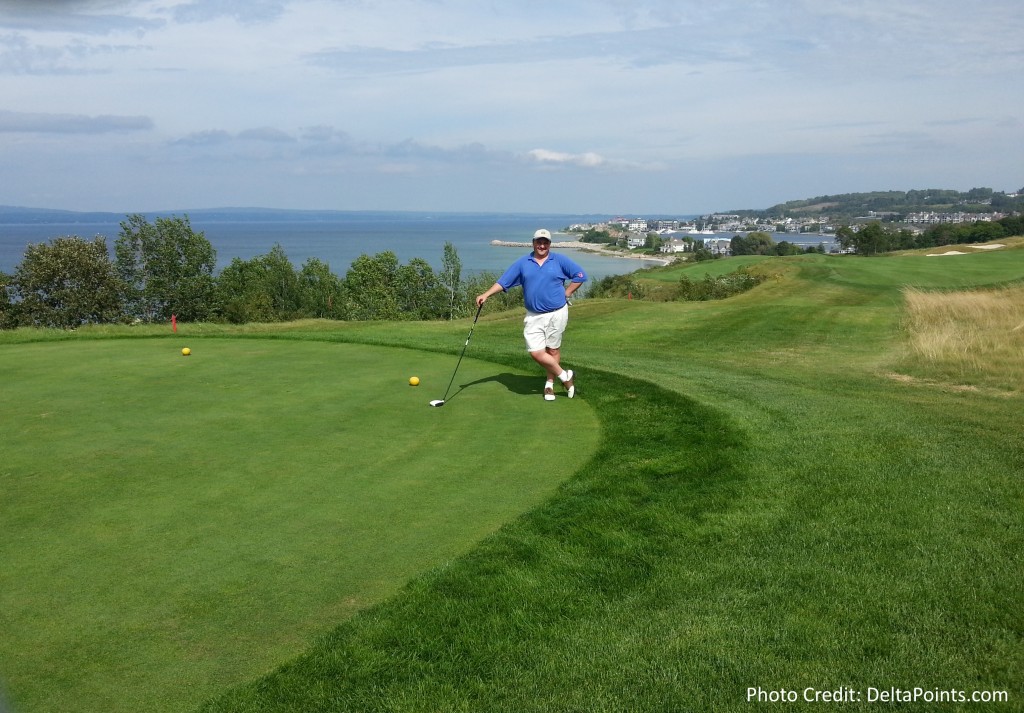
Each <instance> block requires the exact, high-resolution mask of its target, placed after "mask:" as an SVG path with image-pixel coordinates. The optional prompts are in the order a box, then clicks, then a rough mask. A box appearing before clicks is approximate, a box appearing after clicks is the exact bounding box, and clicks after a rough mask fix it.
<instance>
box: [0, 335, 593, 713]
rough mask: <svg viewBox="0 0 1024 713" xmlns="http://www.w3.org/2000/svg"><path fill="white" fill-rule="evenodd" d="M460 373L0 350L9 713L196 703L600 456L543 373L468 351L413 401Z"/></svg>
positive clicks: (365, 360)
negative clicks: (548, 393) (546, 393)
mask: <svg viewBox="0 0 1024 713" xmlns="http://www.w3.org/2000/svg"><path fill="white" fill-rule="evenodd" d="M186 346H187V347H189V348H190V349H191V352H192V353H191V355H190V356H187V357H186V356H182V353H181V350H182V348H183V347H186ZM455 363H456V358H455V357H454V356H452V355H450V354H449V355H442V354H435V353H425V352H420V351H414V350H404V349H394V348H383V347H369V346H359V345H351V344H331V343H321V342H302V341H291V340H289V341H284V340H274V339H260V338H244V337H242V338H209V337H206V338H189V339H187V340H186V339H182V338H176V339H170V338H152V339H106V340H94V341H84V340H83V341H77V340H76V341H73V342H63V343H53V342H50V343H30V344H21V345H12V346H6V347H3V348H0V373H3V374H4V375H5V378H4V382H5V383H4V398H3V408H2V410H0V430H2V432H3V434H4V438H3V441H4V457H3V461H2V463H0V492H2V494H3V495H2V497H0V561H2V562H3V563H4V566H3V567H2V568H0V630H2V631H3V636H2V637H0V683H2V685H4V686H6V688H7V689H8V690H9V691H10V692H11V694H12V697H13V698H14V702H15V703H16V705H18V706H19V709H21V708H24V710H32V711H49V710H61V711H74V710H103V711H108V712H110V711H119V710H124V711H137V710H184V709H189V708H192V707H195V706H196V705H198V704H199V703H200V702H201V701H203V700H204V699H206V698H208V697H209V696H211V695H213V694H216V693H217V692H219V691H221V690H223V689H224V688H225V687H226V686H229V685H231V684H234V683H239V682H241V681H244V680H247V679H250V678H252V677H253V676H255V675H257V674H259V673H262V672H264V671H267V670H270V669H271V668H273V667H274V666H277V665H279V664H280V663H281V662H282V661H283V660H286V659H288V658H289V657H291V656H293V655H295V654H297V653H299V652H300V651H302V650H303V649H304V648H305V647H306V646H308V644H309V643H310V642H311V641H312V640H313V639H315V638H316V637H317V636H318V635H319V634H321V633H322V632H326V631H328V630H329V629H331V628H332V627H333V626H335V625H336V624H337V623H338V622H339V621H341V620H343V619H344V618H346V617H347V616H349V615H351V614H352V613H353V612H355V611H357V610H359V609H362V608H365V607H366V606H368V605H370V604H372V603H374V602H377V601H380V600H381V599H383V598H385V597H387V596H389V595H391V594H393V593H395V592H396V591H398V590H399V589H400V588H401V587H402V586H403V584H404V583H405V582H407V581H408V580H409V579H410V578H412V577H415V576H416V575H417V574H418V573H422V572H424V571H426V570H428V569H431V568H436V567H440V566H444V564H445V563H446V562H448V561H450V560H451V559H452V558H455V557H457V556H459V555H460V554H461V553H464V552H466V551H467V550H468V549H469V548H471V547H472V545H473V544H474V543H476V542H478V541H479V540H480V539H481V538H483V537H485V536H486V535H488V534H489V533H491V532H493V531H495V530H496V529H498V528H499V527H500V526H501V525H502V524H503V523H505V522H508V521H509V520H511V519H513V518H515V517H516V516H517V515H519V514H521V513H523V512H525V511H527V510H530V509H531V508H533V507H534V506H536V505H537V504H539V503H541V502H542V501H544V500H545V499H546V498H548V497H549V496H550V495H551V494H552V493H553V492H554V491H555V489H556V488H557V487H558V485H559V483H560V481H562V480H563V479H565V478H567V477H568V476H570V475H571V474H572V473H573V472H574V471H576V470H577V469H578V467H579V466H580V465H581V464H582V463H584V462H586V460H587V459H588V458H589V456H590V455H591V454H592V453H593V452H594V450H595V449H596V447H597V442H598V437H599V433H598V422H597V419H596V417H595V415H594V414H593V412H592V411H591V409H590V408H588V407H587V405H586V402H585V401H584V400H582V399H575V400H573V401H569V400H568V399H566V398H564V397H562V396H561V395H560V396H559V398H558V399H557V401H556V402H555V403H553V404H552V403H546V402H544V401H543V399H542V398H541V397H540V387H541V385H542V383H541V379H540V377H539V376H538V375H537V374H529V375H524V374H521V373H511V370H510V369H509V368H508V367H504V366H497V365H495V364H492V363H487V362H482V361H477V360H474V359H472V358H466V359H464V360H463V361H462V364H461V366H460V367H459V371H458V373H457V375H456V378H455V380H454V383H453V384H452V387H451V390H450V392H449V395H448V400H447V403H446V404H445V406H444V407H442V408H431V407H430V406H428V402H429V401H431V400H432V399H439V398H441V397H442V396H443V395H444V393H445V389H446V387H447V386H448V382H449V380H450V379H451V377H452V370H453V369H454V367H455ZM414 375H415V376H418V377H419V378H420V379H421V384H420V385H419V386H416V387H413V386H410V385H409V383H408V380H409V377H411V376H414Z"/></svg>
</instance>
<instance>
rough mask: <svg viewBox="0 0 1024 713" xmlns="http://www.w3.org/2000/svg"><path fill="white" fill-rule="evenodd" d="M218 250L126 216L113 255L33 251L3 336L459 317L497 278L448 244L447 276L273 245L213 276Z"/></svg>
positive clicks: (172, 228) (60, 247)
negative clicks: (297, 258)
mask: <svg viewBox="0 0 1024 713" xmlns="http://www.w3.org/2000/svg"><path fill="white" fill-rule="evenodd" d="M216 262H217V253H216V251H215V250H214V248H213V246H212V245H211V244H210V242H209V241H208V240H207V239H206V236H205V235H204V234H203V233H202V232H198V233H197V232H195V231H194V230H193V229H192V226H191V224H190V222H189V219H188V218H187V217H184V218H179V217H172V218H157V219H156V220H155V221H154V222H152V223H151V222H149V221H148V220H147V219H146V218H145V217H144V216H142V215H138V214H135V215H130V216H128V218H127V220H125V221H123V222H122V223H121V230H120V233H119V235H118V237H117V239H116V241H115V244H114V257H113V258H111V256H110V252H109V251H108V249H107V243H106V239H105V238H103V237H96V238H93V239H91V240H85V239H83V238H80V237H78V236H68V237H62V238H55V239H53V240H51V241H50V242H48V243H38V244H31V245H29V246H28V247H27V248H26V250H25V255H24V258H23V260H22V261H21V263H19V264H18V265H17V267H16V268H15V270H14V272H13V274H11V275H8V274H5V273H0V329H12V328H16V327H57V328H64V329H68V328H75V327H78V326H82V325H85V324H105V323H136V322H166V321H169V320H170V319H171V317H172V315H173V316H175V317H176V318H177V319H178V320H181V321H187V322H231V323H246V322H278V321H289V320H294V319H301V318H306V317H319V318H326V319H338V320H378V319H379V320H433V319H457V318H460V317H464V316H466V315H468V314H469V313H470V309H471V306H472V299H473V296H475V295H476V294H479V293H480V292H483V291H484V290H486V289H487V288H488V287H490V286H491V285H492V284H493V283H494V281H495V278H496V277H497V276H496V275H494V274H489V273H482V274H478V275H474V276H472V277H470V278H468V279H463V278H462V264H461V261H460V260H459V256H458V253H457V252H456V250H455V247H454V246H453V245H452V244H451V243H445V245H444V256H443V261H442V269H441V271H440V272H435V271H434V270H433V268H432V267H431V266H430V264H428V263H427V262H426V261H425V260H422V259H420V258H414V259H412V260H410V261H409V262H408V263H407V264H404V265H403V264H401V263H400V262H399V260H398V258H397V256H396V255H395V254H394V253H393V252H390V251H385V252H381V253H377V254H376V255H361V256H359V257H358V258H357V259H356V260H355V261H354V262H353V263H352V265H351V267H350V268H349V270H348V272H346V274H345V275H344V276H343V277H342V276H338V275H335V274H334V273H332V272H331V271H330V269H329V268H328V266H327V264H326V263H324V262H323V261H321V260H319V259H317V258H310V259H308V260H306V261H305V262H304V263H303V264H302V265H301V266H300V267H298V268H296V267H295V266H294V265H292V263H291V261H290V260H289V259H288V256H287V255H286V254H285V252H284V249H283V248H281V246H280V245H275V246H274V247H273V249H271V251H270V252H269V253H267V254H266V255H260V256H257V257H254V258H252V259H250V260H242V259H240V258H235V259H234V260H232V261H231V264H229V265H228V266H227V267H225V268H224V269H223V270H221V272H220V273H219V274H214V267H215V265H216ZM492 301H493V302H494V306H495V307H503V308H509V307H512V306H515V305H516V304H521V303H522V294H521V291H519V290H515V291H513V292H509V293H501V294H499V295H496V296H495V297H494V298H493V299H492Z"/></svg>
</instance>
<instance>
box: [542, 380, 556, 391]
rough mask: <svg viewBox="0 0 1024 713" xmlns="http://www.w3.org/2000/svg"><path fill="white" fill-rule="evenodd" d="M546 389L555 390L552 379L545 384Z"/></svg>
mask: <svg viewBox="0 0 1024 713" xmlns="http://www.w3.org/2000/svg"><path fill="white" fill-rule="evenodd" d="M544 388H545V389H553V388H555V382H553V381H552V380H551V379H548V380H547V381H545V382H544Z"/></svg>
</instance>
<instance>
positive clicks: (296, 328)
mask: <svg viewBox="0 0 1024 713" xmlns="http://www.w3.org/2000/svg"><path fill="white" fill-rule="evenodd" d="M717 262H718V263H720V264H719V266H718V267H719V268H721V269H722V270H724V271H726V272H728V271H730V270H731V269H734V268H733V267H730V266H729V264H728V263H729V261H728V260H724V261H717ZM754 268H755V269H765V270H767V271H770V273H771V274H774V275H776V277H775V278H774V279H772V280H770V281H768V282H766V283H763V284H762V285H760V286H759V287H757V288H755V289H754V290H751V291H750V292H748V293H745V294H743V295H740V296H737V297H734V298H731V299H729V300H723V301H720V302H710V303H699V304H696V303H652V302H641V301H637V300H633V301H628V300H582V301H580V302H578V303H577V304H576V306H574V307H573V310H572V318H571V323H570V331H569V334H568V336H567V341H566V345H565V349H564V353H565V358H566V361H567V363H569V364H570V366H572V367H573V368H576V369H578V370H579V373H580V376H579V380H580V385H581V398H582V399H584V400H585V402H586V404H587V405H588V406H589V407H590V408H591V409H593V413H594V414H595V415H596V417H597V418H598V419H599V423H598V424H597V425H596V428H597V429H598V430H599V441H598V444H599V445H598V451H597V452H596V453H595V454H594V455H593V457H591V458H590V459H589V460H587V461H586V462H581V463H577V462H571V461H565V462H564V467H565V469H566V473H567V474H568V473H569V472H571V473H572V477H571V478H570V479H568V480H567V481H565V482H564V483H562V484H561V485H560V486H558V487H557V489H556V490H555V491H553V492H550V493H549V497H547V499H546V500H544V501H543V502H542V503H538V504H537V506H536V507H534V508H533V509H532V510H530V511H529V512H527V513H526V514H525V515H523V516H521V517H518V518H514V519H509V520H508V521H507V523H506V524H505V525H504V526H503V527H501V528H500V529H497V530H496V531H494V532H493V533H492V534H490V535H488V536H487V537H485V538H484V539H483V540H482V541H481V542H480V543H479V544H478V545H477V546H475V547H473V548H472V549H471V550H469V551H468V552H467V553H466V554H464V555H463V556H459V557H456V558H454V559H452V560H451V561H450V562H448V564H447V565H446V566H443V567H433V568H431V569H428V570H426V571H423V570H420V573H419V574H418V575H416V576H413V577H412V578H411V579H410V580H409V582H408V584H407V585H406V586H405V587H404V588H403V589H402V590H401V591H399V592H398V593H396V594H395V595H393V596H391V597H388V598H386V599H385V600H384V601H382V602H380V603H379V604H376V605H374V606H371V607H369V608H366V609H364V610H361V611H359V612H357V613H356V614H355V615H353V616H351V617H349V618H347V619H343V617H339V618H338V620H337V623H338V626H337V627H335V628H334V629H333V630H331V631H330V632H329V633H328V634H326V635H324V636H321V637H318V638H317V639H316V641H315V642H314V643H312V644H311V645H310V646H309V647H308V648H306V649H305V651H304V652H303V653H302V654H301V655H299V656H297V657H294V658H290V659H288V660H283V658H282V659H279V661H280V666H279V667H278V668H277V669H276V670H274V671H273V672H271V673H269V674H268V675H266V676H261V677H256V678H253V679H252V680H251V681H249V682H247V683H245V684H243V685H240V686H237V687H234V688H232V689H231V690H229V691H226V692H224V693H223V694H222V695H220V696H216V697H214V698H212V699H211V700H209V701H208V702H207V703H206V704H205V705H203V706H202V707H201V710H204V711H356V710H358V711H442V710H443V711H509V712H512V711H516V712H519V711H538V712H539V711H622V710H630V711H681V710H683V711H697V710H716V711H733V710H736V711H741V710H750V709H751V706H752V704H751V703H749V702H748V701H747V691H748V689H749V688H757V687H761V688H763V689H765V690H778V689H787V690H795V691H797V692H800V694H801V695H802V693H803V691H804V690H805V689H807V688H813V689H819V690H836V689H838V688H840V687H846V688H850V689H853V690H855V691H857V692H858V695H859V696H860V700H854V701H853V702H850V703H846V704H843V705H842V707H843V709H844V710H852V711H867V710H877V709H878V708H879V704H877V703H874V704H872V703H869V702H868V696H869V689H870V688H874V689H878V690H888V689H889V688H900V689H904V690H906V689H913V688H914V687H921V688H922V689H924V690H927V691H935V690H949V689H957V690H961V691H966V692H968V693H969V692H971V691H975V690H996V691H1006V692H1007V693H1008V695H1009V702H1008V703H994V704H967V705H926V704H923V703H918V704H912V705H905V706H899V705H893V706H892V707H893V708H897V709H914V710H971V711H1005V710H1019V709H1020V708H1021V701H1024V643H1022V633H1024V587H1022V586H1021V583H1022V582H1024V556H1022V554H1021V553H1022V552H1024V481H1022V479H1021V477H1020V473H1022V472H1024V435H1022V432H1024V429H1022V428H1021V423H1022V422H1021V418H1020V413H1021V412H1022V403H1021V401H1022V398H1024V397H1022V395H1021V394H1020V393H1019V392H1014V391H1005V390H1004V391H1002V392H1000V393H994V392H990V391H984V390H982V391H969V390H965V389H963V388H960V387H961V386H962V385H961V384H959V383H955V382H952V381H950V380H949V373H948V371H947V370H946V367H945V366H944V365H943V364H938V363H932V362H929V361H928V360H927V359H926V358H923V357H914V356H913V354H912V350H911V349H910V343H911V341H910V340H911V335H910V333H909V332H908V331H907V326H908V321H907V310H906V303H905V298H904V292H903V289H904V288H905V287H907V286H914V287H916V288H918V289H922V290H952V289H963V288H965V287H972V286H975V285H980V286H994V285H1003V284H1012V283H1014V282H1015V281H1019V280H1021V279H1022V278H1024V251H1006V252H1002V253H998V254H997V253H990V254H979V255H967V256H957V257H942V258H928V257H923V256H913V255H907V256H892V257H885V258H877V259H862V258H847V257H832V256H820V255H809V256H800V257H794V258H779V259H770V260H762V262H761V263H760V264H758V265H756V266H754ZM519 323H520V315H519V314H517V313H509V314H485V315H484V316H483V317H482V318H481V320H480V323H479V325H478V327H477V329H476V334H475V336H474V341H473V354H474V356H476V357H478V358H481V359H486V360H488V361H490V362H492V363H496V364H505V365H508V367H507V370H508V371H509V372H510V373H520V372H523V371H524V372H527V373H529V371H530V369H531V366H530V364H529V363H528V358H527V357H525V356H524V355H523V354H522V348H521V345H520V337H519ZM460 327H464V325H446V324H399V325H395V324H359V325H354V324H353V325H328V324H324V323H306V324H302V325H293V326H289V327H287V328H285V329H284V330H282V331H280V332H275V333H273V334H272V335H270V334H267V335H265V336H274V337H275V338H277V339H280V340H282V341H285V342H287V341H291V340H295V341H308V342H310V343H314V342H320V341H325V342H333V341H342V342H353V343H356V342H358V343H363V344H373V345H391V346H393V347H396V348H416V349H425V350H431V351H445V350H449V351H450V349H451V342H452V339H453V336H454V337H455V339H456V340H458V339H459V336H455V335H458V333H459V331H460V330H459V328H460ZM204 329H205V328H204ZM209 329H210V330H211V331H213V332H216V331H217V330H218V329H221V328H209ZM222 331H225V336H226V337H227V336H232V335H230V334H228V333H227V332H228V331H229V330H222ZM211 338H212V336H211ZM229 341H230V340H227V339H226V340H225V343H227V342H229ZM264 341H266V340H265V338H264V339H261V340H260V343H262V342H264ZM19 348H20V347H19ZM448 358H450V355H449V357H448ZM1015 358H1016V359H1017V360H1018V361H1017V364H1018V366H1019V367H1020V368H1021V369H1022V370H1024V355H1017V356H1016V357H1015ZM910 367H913V376H914V378H913V379H902V380H901V379H897V378H894V377H895V376H900V375H902V374H904V372H905V371H906V370H907V369H909V368H910ZM491 368H492V369H493V368H494V367H491ZM978 368H979V369H984V368H985V365H984V362H982V363H981V364H980V365H979V366H978ZM1000 368H1001V369H1004V370H1005V369H1012V368H1013V365H1012V364H1011V365H1004V366H1001V367H1000ZM498 369H499V370H500V371H504V370H506V367H498ZM901 370H904V371H901ZM471 391H473V390H467V391H465V392H463V395H467V396H468V395H469V394H470V393H471ZM463 395H460V396H459V397H458V398H460V399H461V398H462V396H463ZM508 397H509V394H507V393H499V394H492V395H488V397H487V401H488V402H490V406H491V407H492V408H493V407H495V404H497V405H498V406H497V408H499V409H501V408H504V407H505V405H506V404H507V401H508ZM541 405H543V404H541ZM558 405H562V404H558ZM573 406H575V404H573ZM564 416H565V414H563V417H564ZM576 416H577V414H576V412H575V411H570V412H568V419H569V420H571V419H574V418H576ZM589 427H595V426H594V425H593V424H591V426H589ZM536 433H537V435H538V438H539V439H541V440H542V442H543V443H545V444H546V445H547V448H548V449H553V450H554V451H555V452H558V453H561V452H562V448H563V444H564V442H565V439H564V438H562V437H561V431H560V430H559V429H551V430H542V429H536ZM462 435H466V432H463V434H462ZM522 457H523V458H524V459H526V458H531V457H532V456H531V455H530V454H527V453H524V454H523V456H522ZM545 462H546V461H545ZM823 705H825V706H826V707H827V705H828V704H822V703H817V704H813V703H804V702H802V699H801V702H799V703H797V704H792V705H785V706H763V705H757V707H758V708H762V707H767V708H768V709H771V710H775V709H781V708H782V707H784V708H786V709H787V710H792V709H797V710H804V709H806V710H820V709H821V707H822V706H823Z"/></svg>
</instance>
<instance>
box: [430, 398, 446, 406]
mask: <svg viewBox="0 0 1024 713" xmlns="http://www.w3.org/2000/svg"><path fill="white" fill-rule="evenodd" d="M430 405H431V406H444V399H434V400H433V401H431V402H430Z"/></svg>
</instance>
